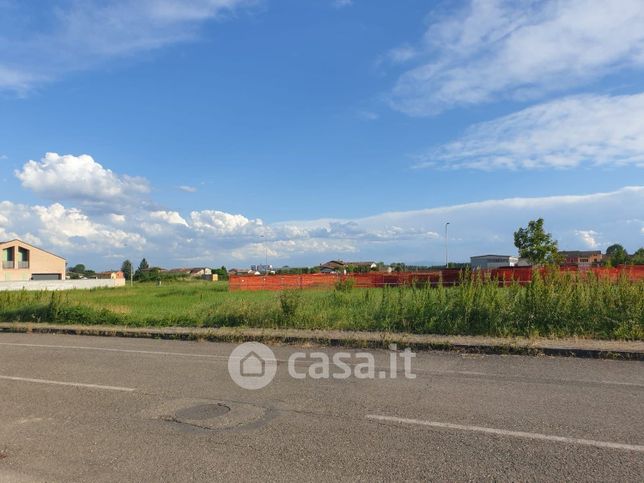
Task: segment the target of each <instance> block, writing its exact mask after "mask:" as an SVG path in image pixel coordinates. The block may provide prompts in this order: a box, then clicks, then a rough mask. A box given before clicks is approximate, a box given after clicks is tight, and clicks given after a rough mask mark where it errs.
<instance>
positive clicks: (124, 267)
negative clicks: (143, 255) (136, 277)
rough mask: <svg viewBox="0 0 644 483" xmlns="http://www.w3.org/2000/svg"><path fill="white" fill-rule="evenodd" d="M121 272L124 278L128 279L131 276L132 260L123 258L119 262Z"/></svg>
mask: <svg viewBox="0 0 644 483" xmlns="http://www.w3.org/2000/svg"><path fill="white" fill-rule="evenodd" d="M121 272H123V275H124V276H125V280H129V279H130V277H132V262H131V261H129V260H125V261H124V262H123V263H122V264H121Z"/></svg>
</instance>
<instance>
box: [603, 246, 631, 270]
mask: <svg viewBox="0 0 644 483" xmlns="http://www.w3.org/2000/svg"><path fill="white" fill-rule="evenodd" d="M606 257H608V259H609V260H610V263H611V265H612V266H613V267H616V266H617V265H622V264H624V263H628V252H627V251H626V249H625V248H624V247H623V246H621V245H620V244H619V243H615V244H614V245H611V246H609V247H608V248H607V249H606Z"/></svg>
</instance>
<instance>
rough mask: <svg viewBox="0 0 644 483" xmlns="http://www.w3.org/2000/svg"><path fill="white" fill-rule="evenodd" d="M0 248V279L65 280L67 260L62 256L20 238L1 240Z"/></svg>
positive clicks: (10, 280)
mask: <svg viewBox="0 0 644 483" xmlns="http://www.w3.org/2000/svg"><path fill="white" fill-rule="evenodd" d="M0 250H1V251H2V266H0V281H3V282H14V281H15V282H25V281H28V280H65V268H66V265H67V262H66V261H65V259H64V258H63V257H59V256H58V255H54V254H53V253H49V252H48V251H45V250H43V249H41V248H38V247H35V246H33V245H30V244H29V243H25V242H23V241H21V240H11V241H7V242H2V243H0Z"/></svg>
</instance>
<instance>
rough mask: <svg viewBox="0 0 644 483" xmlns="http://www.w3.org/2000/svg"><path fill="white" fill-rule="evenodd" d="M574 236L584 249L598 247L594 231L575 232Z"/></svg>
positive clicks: (596, 235)
mask: <svg viewBox="0 0 644 483" xmlns="http://www.w3.org/2000/svg"><path fill="white" fill-rule="evenodd" d="M575 234H576V235H577V236H578V237H579V239H580V240H581V242H582V243H583V244H584V245H585V247H586V248H592V249H596V248H598V247H599V242H598V241H597V238H598V235H599V233H597V232H596V231H595V230H575Z"/></svg>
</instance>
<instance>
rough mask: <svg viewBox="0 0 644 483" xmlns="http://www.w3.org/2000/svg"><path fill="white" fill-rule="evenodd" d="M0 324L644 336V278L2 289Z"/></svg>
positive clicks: (554, 275) (549, 277)
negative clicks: (287, 287)
mask: <svg viewBox="0 0 644 483" xmlns="http://www.w3.org/2000/svg"><path fill="white" fill-rule="evenodd" d="M0 319H2V320H3V321H23V322H24V321H29V322H56V323H75V324H122V325H133V326H144V325H151V326H207V327H219V326H252V327H293V328H309V329H312V328H317V329H344V330H386V331H405V332H414V333H434V334H470V335H492V336H548V337H566V336H579V337H594V338H606V339H631V340H632V339H639V340H642V339H644V281H639V282H630V281H628V280H627V279H626V278H620V279H619V280H617V281H609V280H605V279H599V278H597V277H594V276H593V275H592V274H590V275H589V276H588V277H586V278H584V279H580V278H579V276H578V275H577V274H575V273H560V272H552V273H550V274H549V275H547V276H546V277H545V278H541V277H539V276H535V278H534V279H533V280H532V282H531V283H530V284H528V285H527V286H520V285H518V284H514V285H510V286H508V287H499V286H498V284H497V283H496V282H495V281H493V280H483V279H476V278H474V279H472V280H467V281H465V282H464V283H463V284H461V285H459V286H456V287H450V288H445V287H437V288H431V287H427V286H416V287H399V288H384V289H358V288H353V289H345V288H344V287H338V289H336V290H310V291H302V290H294V291H286V292H282V293H279V292H232V293H231V292H228V291H227V286H226V284H225V283H208V282H196V281H195V282H177V283H173V284H166V285H162V286H160V287H159V286H156V284H153V283H151V284H144V283H142V284H135V286H134V287H122V288H117V289H96V290H91V291H68V292H58V293H51V292H0Z"/></svg>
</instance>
